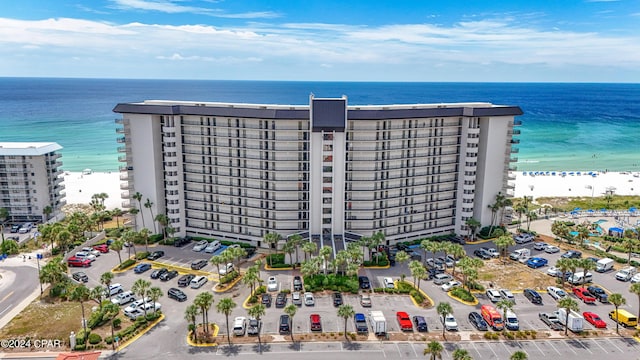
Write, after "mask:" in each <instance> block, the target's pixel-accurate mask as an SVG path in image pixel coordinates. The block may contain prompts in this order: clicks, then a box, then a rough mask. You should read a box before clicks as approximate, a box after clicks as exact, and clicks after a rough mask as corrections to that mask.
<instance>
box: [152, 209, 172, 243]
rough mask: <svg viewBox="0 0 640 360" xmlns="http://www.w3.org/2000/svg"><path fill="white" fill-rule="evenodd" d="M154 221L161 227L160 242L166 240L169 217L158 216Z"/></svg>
mask: <svg viewBox="0 0 640 360" xmlns="http://www.w3.org/2000/svg"><path fill="white" fill-rule="evenodd" d="M155 221H156V222H157V223H158V224H160V226H162V240H163V241H164V240H166V239H167V226H168V225H169V217H168V216H167V215H165V214H158V215H156V217H155Z"/></svg>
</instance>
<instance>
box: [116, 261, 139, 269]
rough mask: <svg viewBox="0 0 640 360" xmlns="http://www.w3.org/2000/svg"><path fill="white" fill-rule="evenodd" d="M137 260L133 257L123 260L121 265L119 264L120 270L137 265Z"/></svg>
mask: <svg viewBox="0 0 640 360" xmlns="http://www.w3.org/2000/svg"><path fill="white" fill-rule="evenodd" d="M135 263H136V261H135V260H133V259H127V260H125V261H123V262H122V264H121V265H120V266H118V269H119V270H124V269H126V268H129V267H131V266H133V265H135Z"/></svg>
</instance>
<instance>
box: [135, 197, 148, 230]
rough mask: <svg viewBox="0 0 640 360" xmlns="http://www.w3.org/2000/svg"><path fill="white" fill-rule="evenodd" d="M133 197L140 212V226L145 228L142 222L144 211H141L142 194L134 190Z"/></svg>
mask: <svg viewBox="0 0 640 360" xmlns="http://www.w3.org/2000/svg"><path fill="white" fill-rule="evenodd" d="M133 199H134V200H137V201H138V212H139V213H140V217H141V218H142V227H143V228H145V227H146V225H145V224H144V213H143V212H142V194H141V193H139V192H136V193H135V194H133Z"/></svg>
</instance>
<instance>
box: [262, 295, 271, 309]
mask: <svg viewBox="0 0 640 360" xmlns="http://www.w3.org/2000/svg"><path fill="white" fill-rule="evenodd" d="M260 302H261V303H262V305H264V306H266V307H271V294H269V293H264V294H262V298H261V299H260Z"/></svg>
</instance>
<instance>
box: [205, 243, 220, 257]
mask: <svg viewBox="0 0 640 360" xmlns="http://www.w3.org/2000/svg"><path fill="white" fill-rule="evenodd" d="M220 246H222V245H220V241H218V240H215V241H212V242H210V243H209V244H207V246H206V247H205V248H204V252H206V253H207V254H211V253H214V252H216V250H218V249H220Z"/></svg>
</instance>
